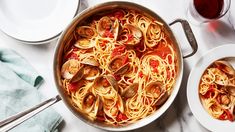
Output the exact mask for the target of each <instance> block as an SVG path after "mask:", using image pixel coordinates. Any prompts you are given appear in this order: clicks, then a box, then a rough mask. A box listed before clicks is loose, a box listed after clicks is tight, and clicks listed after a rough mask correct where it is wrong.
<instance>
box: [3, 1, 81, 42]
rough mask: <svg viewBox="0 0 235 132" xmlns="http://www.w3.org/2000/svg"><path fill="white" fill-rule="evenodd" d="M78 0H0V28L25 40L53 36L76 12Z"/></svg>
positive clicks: (48, 38) (47, 39)
mask: <svg viewBox="0 0 235 132" xmlns="http://www.w3.org/2000/svg"><path fill="white" fill-rule="evenodd" d="M79 4H80V0H0V29H1V30H2V31H3V32H4V33H6V34H7V35H8V36H10V37H13V38H15V39H16V40H19V41H21V42H24V43H28V44H45V43H48V42H50V41H51V40H53V39H55V38H57V37H58V36H59V35H60V33H61V32H62V30H63V29H64V28H65V27H66V26H67V25H68V24H69V23H70V22H71V20H72V19H73V17H74V16H75V15H76V14H77V12H78V8H79Z"/></svg>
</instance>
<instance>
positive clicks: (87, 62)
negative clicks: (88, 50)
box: [81, 58, 99, 66]
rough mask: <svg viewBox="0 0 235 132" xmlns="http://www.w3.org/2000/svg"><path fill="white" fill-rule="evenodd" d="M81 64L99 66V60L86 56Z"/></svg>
mask: <svg viewBox="0 0 235 132" xmlns="http://www.w3.org/2000/svg"><path fill="white" fill-rule="evenodd" d="M81 64H85V65H90V66H99V62H97V61H96V60H95V59H94V58H86V59H84V60H82V61H81Z"/></svg>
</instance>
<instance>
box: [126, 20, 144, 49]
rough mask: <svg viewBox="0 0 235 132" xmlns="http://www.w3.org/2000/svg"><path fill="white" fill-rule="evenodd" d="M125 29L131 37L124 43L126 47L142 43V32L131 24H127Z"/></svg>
mask: <svg viewBox="0 0 235 132" xmlns="http://www.w3.org/2000/svg"><path fill="white" fill-rule="evenodd" d="M123 29H124V30H125V31H126V32H127V34H128V35H129V37H127V39H125V40H124V41H125V42H124V43H125V44H126V45H130V46H134V45H137V44H139V43H140V41H141V39H142V37H143V34H142V31H141V30H140V29H139V28H138V27H136V26H134V25H131V24H126V25H125V26H124V27H123Z"/></svg>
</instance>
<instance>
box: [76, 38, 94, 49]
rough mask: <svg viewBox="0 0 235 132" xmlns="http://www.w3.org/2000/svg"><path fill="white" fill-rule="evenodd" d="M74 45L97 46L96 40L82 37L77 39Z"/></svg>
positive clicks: (82, 46) (81, 46) (85, 47)
mask: <svg viewBox="0 0 235 132" xmlns="http://www.w3.org/2000/svg"><path fill="white" fill-rule="evenodd" d="M74 45H75V46H76V47H77V48H80V49H90V48H93V47H94V46H95V40H93V39H87V38H82V39H79V40H77V42H76V43H75V44H74Z"/></svg>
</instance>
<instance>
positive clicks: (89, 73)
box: [84, 66, 100, 80]
mask: <svg viewBox="0 0 235 132" xmlns="http://www.w3.org/2000/svg"><path fill="white" fill-rule="evenodd" d="M99 75H100V70H99V68H98V67H95V66H85V67H84V78H85V79H86V80H94V79H95V78H97V77H98V76H99Z"/></svg>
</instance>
